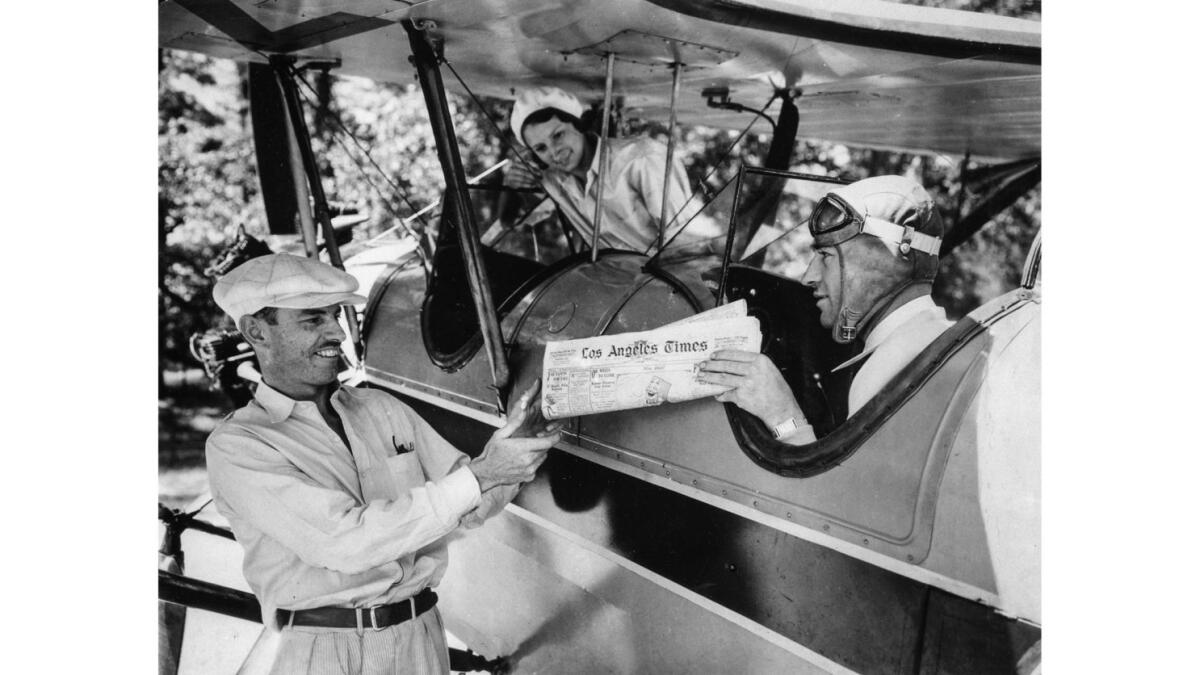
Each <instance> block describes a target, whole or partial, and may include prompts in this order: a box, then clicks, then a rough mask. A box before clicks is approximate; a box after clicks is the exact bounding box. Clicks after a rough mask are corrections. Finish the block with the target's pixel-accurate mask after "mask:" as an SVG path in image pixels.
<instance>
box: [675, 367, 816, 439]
mask: <svg viewBox="0 0 1200 675" xmlns="http://www.w3.org/2000/svg"><path fill="white" fill-rule="evenodd" d="M696 379H697V380H698V381H700V382H704V383H706V384H719V385H723V386H726V387H732V389H730V390H729V391H727V392H724V393H721V394H717V396H716V397H715V398H716V399H717V400H718V401H721V402H722V403H733V404H734V405H736V406H737V407H739V408H741V409H742V410H745V411H746V412H748V413H750V414H752V415H754V416H755V417H757V418H758V419H760V420H762V421H763V423H764V424H766V425H767V426H768V427H774V426H776V425H778V424H780V423H782V422H784V421H785V420H787V418H789V417H795V418H796V424H798V425H803V424H807V423H808V422H807V420H806V419H805V418H804V412H803V411H802V410H800V405H799V404H798V403H796V397H795V396H793V395H792V389H791V387H789V386H788V383H787V381H786V380H784V379H783V374H782V373H780V372H779V368H777V367H775V364H774V363H773V362H772V361H771V359H769V358H768V357H767V356H766V355H765V354H756V353H754V352H744V351H741V350H738V349H721V350H718V351H716V352H713V355H712V356H710V357H709V358H708V360H706V361H702V362H701V363H700V372H699V373H697V375H696Z"/></svg>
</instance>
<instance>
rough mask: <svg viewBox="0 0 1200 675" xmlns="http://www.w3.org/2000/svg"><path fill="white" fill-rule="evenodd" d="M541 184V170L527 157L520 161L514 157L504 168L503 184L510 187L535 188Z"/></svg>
mask: <svg viewBox="0 0 1200 675" xmlns="http://www.w3.org/2000/svg"><path fill="white" fill-rule="evenodd" d="M541 184H542V172H541V169H539V168H538V167H537V166H536V165H534V163H533V159H532V158H529V159H526V160H525V161H521V159H520V158H517V157H514V158H513V160H512V161H511V162H509V163H508V166H507V167H505V169H504V186H505V187H511V188H535V187H538V186H540V185H541Z"/></svg>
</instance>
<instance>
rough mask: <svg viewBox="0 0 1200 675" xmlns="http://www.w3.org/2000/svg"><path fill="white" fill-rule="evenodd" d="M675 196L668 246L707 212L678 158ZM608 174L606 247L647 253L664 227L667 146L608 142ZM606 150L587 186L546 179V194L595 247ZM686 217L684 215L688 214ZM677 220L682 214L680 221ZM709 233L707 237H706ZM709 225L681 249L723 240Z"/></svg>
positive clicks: (569, 178)
mask: <svg viewBox="0 0 1200 675" xmlns="http://www.w3.org/2000/svg"><path fill="white" fill-rule="evenodd" d="M671 164H672V166H671V177H670V186H671V187H670V190H669V191H668V192H667V200H668V203H667V222H668V224H669V225H670V228H669V229H668V231H667V233H666V234H665V236H664V237H663V241H664V242H665V241H667V240H668V239H670V238H671V235H672V234H674V233H675V232H676V231H677V230H678V229H679V228H681V227H683V226H684V225H686V224H687V223H688V221H689V220H690V219H691V217H692V216H694V215H695V214H696V213H697V212H698V211H699V210H700V208H701V207H702V206H703V202H701V201H700V200H699V199H692V200H691V201H690V202H689V201H688V200H689V198H690V197H691V196H692V189H691V187H690V186H689V185H688V178H687V172H686V171H685V170H684V168H683V162H681V161H680V160H679V157H678V156H676V157H675V158H674V161H673V162H672V163H671ZM607 166H608V169H607V173H606V174H605V178H604V203H603V205H602V206H601V209H600V221H601V226H600V247H601V248H606V247H608V248H619V249H625V250H631V251H637V252H639V253H644V252H646V251H648V250H649V249H650V248H651V247H652V246H654V245H655V243H656V242H657V240H658V223H659V220H660V216H661V214H662V200H663V179H664V178H665V174H666V166H667V146H666V145H665V144H663V143H661V142H659V141H656V140H654V139H653V138H648V137H645V136H633V137H630V138H611V139H609V141H608V162H607ZM599 176H600V147H599V146H597V147H596V152H595V153H593V155H592V164H591V166H590V167H589V168H588V172H587V183H586V185H584V186H582V187H581V186H580V184H579V179H578V178H576V177H575V176H574V175H573V174H570V173H566V172H563V171H554V170H547V171H545V172H544V173H543V176H542V186H543V187H544V188H545V190H546V194H548V195H550V198H551V199H553V200H554V203H555V204H557V205H558V208H559V210H561V211H562V214H563V216H564V217H566V219H567V220H568V221H569V222H570V223H571V225H572V227H574V228H575V229H576V230H577V231H578V232H579V233H580V234H581V235H583V237H584V239H586V240H587V242H588V244H589V245H590V244H591V241H592V219H593V218H594V216H595V213H596V197H597V195H598V192H599ZM685 204H686V209H687V210H686V211H684V212H683V213H680V212H681V210H683V209H684V208H685ZM676 214H679V215H678V216H677V215H676ZM701 228H703V231H700V230H701ZM710 230H712V226H711V225H710V224H709V223H707V221H706V222H705V223H704V224H703V225H702V224H701V223H696V224H694V225H693V226H691V227H688V229H687V231H686V232H684V233H683V234H682V235H680V236H679V239H677V240H676V242H675V245H680V244H683V243H689V242H693V241H697V240H699V239H702V238H708V237H711V236H716V235H719V234H720V231H719V229H718V230H717V231H710Z"/></svg>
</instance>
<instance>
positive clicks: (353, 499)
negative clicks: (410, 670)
mask: <svg viewBox="0 0 1200 675" xmlns="http://www.w3.org/2000/svg"><path fill="white" fill-rule="evenodd" d="M331 402H332V405H333V409H334V410H335V411H336V412H337V414H338V416H339V417H340V418H341V421H342V426H343V427H344V429H345V432H346V437H347V438H348V439H349V442H350V447H348V448H347V447H346V444H345V443H344V442H343V441H342V440H341V438H340V437H339V436H338V435H337V433H336V432H334V430H333V429H332V428H330V426H329V425H328V424H327V423H326V422H325V420H324V419H323V418H322V417H321V414H320V412H319V411H318V410H317V407H316V404H315V403H312V402H310V401H295V400H292V399H291V398H288V397H287V396H285V395H283V394H281V393H280V392H278V391H276V390H274V389H272V388H271V387H270V386H268V385H266V384H265V383H262V384H259V386H258V389H257V391H256V392H255V396H254V400H253V401H251V402H250V403H249V404H247V405H246V406H245V407H243V408H241V409H240V410H238V411H236V412H234V413H233V414H232V415H230V416H229V417H228V418H226V419H225V420H224V421H222V422H221V424H219V425H218V426H217V428H216V429H215V430H214V431H213V432H212V434H211V435H210V436H209V438H208V445H207V450H206V458H207V462H208V475H209V481H210V483H211V486H212V493H213V498H214V500H215V503H216V506H217V508H218V510H220V512H221V513H222V514H223V515H224V516H225V517H226V518H228V519H229V524H230V526H231V528H232V529H233V532H234V535H235V536H236V537H237V540H238V542H239V543H241V545H242V547H243V548H244V549H245V560H244V564H243V573H244V574H245V576H246V580H247V582H249V584H250V588H251V589H252V590H253V591H254V594H255V596H257V597H258V599H259V602H260V603H261V604H262V608H263V621H264V623H266V624H267V625H274V622H275V610H276V609H277V608H283V609H311V608H315V607H327V606H338V607H371V606H376V605H382V604H388V603H393V602H399V601H401V600H405V599H407V598H409V597H411V596H412V595H415V594H416V593H418V592H419V591H421V590H422V589H424V588H426V587H431V586H434V585H436V584H437V583H438V581H439V580H440V579H441V577H442V574H443V573H444V572H445V568H446V560H447V555H446V546H445V544H444V543H442V542H441V539H442V538H443V537H445V536H446V535H447V534H449V533H450V532H452V531H453V530H454V529H455V528H457V527H458V526H459V525H460V524H464V525H468V526H470V525H477V524H479V523H481V522H483V519H484V518H486V517H487V516H489V515H491V514H493V513H495V512H496V511H499V509H500V508H501V507H503V506H504V504H505V503H506V502H507V501H508V500H509V499H511V498H512V497H513V495H515V494H516V491H517V486H507V487H505V488H496V489H494V490H490V491H488V493H487V494H486V495H483V496H482V497H481V495H480V493H479V483H478V481H476V479H475V476H474V475H473V474H472V473H471V471H470V470H469V469H468V468H467V467H466V466H465V465H466V463H467V462H468V461H469V458H468V457H467V455H465V454H463V453H461V452H459V451H458V450H456V449H455V448H454V447H452V446H451V445H450V444H449V443H448V442H446V440H445V439H443V438H442V437H441V436H439V435H438V433H437V432H436V431H434V430H433V428H432V427H430V426H429V425H428V424H427V423H426V422H425V421H424V420H422V419H421V418H420V417H419V416H418V415H417V414H416V413H415V412H413V410H412V409H411V408H409V407H408V406H406V405H404V404H403V403H401V402H400V401H398V400H396V399H395V398H394V397H392V396H390V395H389V394H387V393H385V392H382V391H378V390H371V389H355V388H348V387H343V388H339V389H338V390H337V391H336V392H335V393H334V394H333V396H332V399H331Z"/></svg>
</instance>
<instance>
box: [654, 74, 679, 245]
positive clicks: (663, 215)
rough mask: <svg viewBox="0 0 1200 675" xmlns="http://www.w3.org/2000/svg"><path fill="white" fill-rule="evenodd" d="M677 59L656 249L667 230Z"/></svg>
mask: <svg viewBox="0 0 1200 675" xmlns="http://www.w3.org/2000/svg"><path fill="white" fill-rule="evenodd" d="M682 65H683V64H681V63H680V62H679V60H678V59H676V60H675V62H674V63H672V64H671V113H670V117H669V122H668V123H667V168H666V174H665V175H664V176H663V190H662V211H661V212H660V215H659V217H658V249H659V250H660V251H661V250H662V247H663V238H664V236H665V233H666V230H667V205H668V204H669V203H670V202H668V201H667V193H669V192H670V191H671V162H672V161H673V160H674V159H675V113H676V109H677V108H678V101H677V99H678V98H679V71H680V70H681V68H680V66H682Z"/></svg>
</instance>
